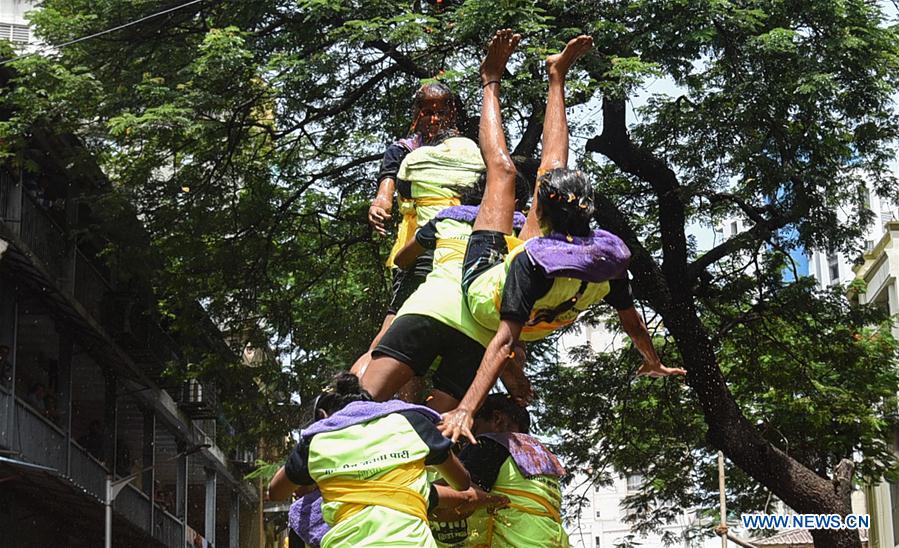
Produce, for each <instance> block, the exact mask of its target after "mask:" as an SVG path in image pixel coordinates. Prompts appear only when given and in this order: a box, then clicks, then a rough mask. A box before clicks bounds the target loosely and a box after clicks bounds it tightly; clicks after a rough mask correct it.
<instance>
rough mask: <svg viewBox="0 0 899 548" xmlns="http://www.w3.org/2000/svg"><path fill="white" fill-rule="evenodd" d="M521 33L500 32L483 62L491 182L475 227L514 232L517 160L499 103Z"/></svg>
mask: <svg viewBox="0 0 899 548" xmlns="http://www.w3.org/2000/svg"><path fill="white" fill-rule="evenodd" d="M519 40H521V35H519V34H514V33H513V32H512V31H511V30H509V29H503V30H500V31H497V32H496V35H494V37H493V39H492V40H490V44H488V46H487V56H486V57H485V58H484V61H483V62H482V63H481V84H482V85H483V89H484V98H483V102H482V105H481V121H480V126H479V129H478V137H479V141H480V146H481V153H482V154H483V156H484V163H485V164H486V165H487V184H486V188H485V190H484V198H483V199H482V200H481V208H480V210H479V212H478V217H477V219H475V222H474V230H493V231H498V232H502V233H504V234H511V233H512V214H513V213H514V212H515V164H513V163H512V157H511V156H510V155H509V149H508V147H507V146H506V137H505V135H504V134H503V120H502V112H501V110H500V104H499V94H500V80H502V77H503V73H504V72H505V70H506V63H507V62H508V61H509V57H510V56H511V55H512V52H514V51H515V48H516V46H517V45H518V42H519Z"/></svg>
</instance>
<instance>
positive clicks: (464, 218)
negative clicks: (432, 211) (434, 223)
mask: <svg viewBox="0 0 899 548" xmlns="http://www.w3.org/2000/svg"><path fill="white" fill-rule="evenodd" d="M480 209H481V206H473V205H459V206H452V207H448V208H446V209H444V210H442V211H440V213H438V214H437V215H436V216H435V217H434V219H436V220H438V221H442V220H443V219H450V220H453V221H459V222H460V223H468V224H474V220H475V219H477V217H478V210H480ZM524 221H525V216H524V215H523V214H522V213H521V212H520V211H516V212H515V214H514V215H512V228H514V229H515V230H521V227H523V226H524Z"/></svg>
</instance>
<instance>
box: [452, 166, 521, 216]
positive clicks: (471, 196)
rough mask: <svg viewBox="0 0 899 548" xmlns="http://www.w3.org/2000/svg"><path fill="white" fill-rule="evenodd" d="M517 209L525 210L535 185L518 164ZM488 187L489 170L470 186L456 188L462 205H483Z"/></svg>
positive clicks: (516, 173)
mask: <svg viewBox="0 0 899 548" xmlns="http://www.w3.org/2000/svg"><path fill="white" fill-rule="evenodd" d="M515 168H516V169H515V211H525V210H526V209H527V205H528V200H529V199H530V197H531V194H532V193H533V191H534V186H533V185H532V184H531V182H530V181H529V180H528V178H527V176H525V175H524V173H523V172H522V170H521V169H520V168H519V167H518V165H517V164H516V166H515ZM486 189H487V172H486V171H485V172H483V173H481V175H480V176H479V177H478V180H477V181H475V182H474V184H471V185H469V186H465V187H457V188H454V190H456V192H458V193H459V202H460V203H461V204H462V205H481V200H483V199H484V191H485V190H486Z"/></svg>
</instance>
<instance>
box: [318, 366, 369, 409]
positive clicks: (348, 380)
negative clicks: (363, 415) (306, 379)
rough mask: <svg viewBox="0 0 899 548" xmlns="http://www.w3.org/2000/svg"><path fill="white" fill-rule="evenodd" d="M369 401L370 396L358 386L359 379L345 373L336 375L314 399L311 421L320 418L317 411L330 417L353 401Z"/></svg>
mask: <svg viewBox="0 0 899 548" xmlns="http://www.w3.org/2000/svg"><path fill="white" fill-rule="evenodd" d="M371 400H372V397H371V394H369V393H368V392H367V391H366V390H365V389H364V388H362V386H361V385H360V384H359V377H357V376H356V375H354V374H352V373H347V372H344V373H338V374H337V375H334V378H332V379H331V382H330V383H329V384H328V386H326V387H325V389H324V390H323V391H322V393H321V394H320V395H319V396H318V398H316V399H315V404H314V405H313V406H312V415H313V420H318V419H319V418H320V417H319V416H318V412H319V411H324V412H325V413H327V414H328V415H329V416H330V415H333V414H334V413H336V412H338V411H340V410H341V409H343V408H344V407H346V406H347V405H348V404H350V403H352V402H354V401H371Z"/></svg>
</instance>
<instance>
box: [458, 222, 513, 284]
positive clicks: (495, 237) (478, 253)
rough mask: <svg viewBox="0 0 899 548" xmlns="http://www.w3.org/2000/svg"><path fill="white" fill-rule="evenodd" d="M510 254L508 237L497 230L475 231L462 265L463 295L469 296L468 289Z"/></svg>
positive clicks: (469, 239) (466, 249)
mask: <svg viewBox="0 0 899 548" xmlns="http://www.w3.org/2000/svg"><path fill="white" fill-rule="evenodd" d="M508 254H509V244H508V243H506V235H505V234H503V233H502V232H499V231H497V230H475V231H474V232H472V233H471V237H470V238H468V246H467V247H466V248H465V261H464V262H463V263H462V293H464V294H465V295H466V296H467V295H468V287H469V286H470V285H471V283H472V282H473V281H475V280H476V279H477V277H478V276H480V275H481V274H483V273H484V272H485V271H487V270H490V268H492V267H493V266H494V265H496V264H497V263H501V262H503V261H504V260H505V259H506V255H508Z"/></svg>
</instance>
